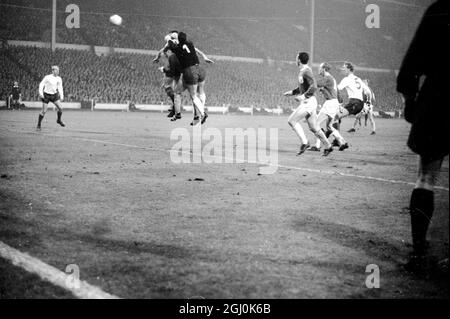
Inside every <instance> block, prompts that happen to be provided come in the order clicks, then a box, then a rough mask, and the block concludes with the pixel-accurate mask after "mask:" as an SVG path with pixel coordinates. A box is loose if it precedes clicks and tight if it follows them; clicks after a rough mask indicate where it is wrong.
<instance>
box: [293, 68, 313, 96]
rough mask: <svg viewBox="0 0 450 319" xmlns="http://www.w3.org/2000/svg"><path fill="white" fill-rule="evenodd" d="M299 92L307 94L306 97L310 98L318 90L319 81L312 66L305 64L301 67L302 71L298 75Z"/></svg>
mask: <svg viewBox="0 0 450 319" xmlns="http://www.w3.org/2000/svg"><path fill="white" fill-rule="evenodd" d="M298 82H299V86H298V91H297V92H298V93H299V94H303V95H305V98H310V97H311V96H314V94H315V93H316V90H317V83H316V80H315V79H314V76H313V72H312V70H311V68H310V67H309V66H307V65H304V66H303V67H302V68H301V69H300V73H299V75H298Z"/></svg>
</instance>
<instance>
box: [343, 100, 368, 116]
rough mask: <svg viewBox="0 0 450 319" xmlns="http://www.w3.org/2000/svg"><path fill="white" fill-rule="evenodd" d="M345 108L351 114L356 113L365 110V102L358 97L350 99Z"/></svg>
mask: <svg viewBox="0 0 450 319" xmlns="http://www.w3.org/2000/svg"><path fill="white" fill-rule="evenodd" d="M344 108H345V109H346V110H347V111H348V113H349V114H350V115H356V114H358V113H359V112H361V111H362V110H363V108H364V102H363V101H361V100H358V99H349V100H348V103H347V104H346V105H345V106H344Z"/></svg>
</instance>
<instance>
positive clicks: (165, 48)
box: [153, 42, 169, 63]
mask: <svg viewBox="0 0 450 319" xmlns="http://www.w3.org/2000/svg"><path fill="white" fill-rule="evenodd" d="M168 48H169V43H168V42H167V43H166V44H165V45H164V47H163V48H162V49H161V50H159V51H158V54H157V55H156V58H154V59H153V63H158V62H159V59H160V58H161V56H162V55H163V53H164V52H165V51H167V49H168Z"/></svg>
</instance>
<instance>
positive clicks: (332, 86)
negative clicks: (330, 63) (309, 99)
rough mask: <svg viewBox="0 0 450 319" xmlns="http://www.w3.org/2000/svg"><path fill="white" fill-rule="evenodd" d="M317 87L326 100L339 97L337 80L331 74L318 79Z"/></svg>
mask: <svg viewBox="0 0 450 319" xmlns="http://www.w3.org/2000/svg"><path fill="white" fill-rule="evenodd" d="M317 88H318V89H319V91H320V92H322V94H323V97H324V98H325V100H333V99H337V84H336V80H335V79H334V77H333V76H331V75H330V74H327V75H325V76H324V77H322V78H320V79H318V80H317Z"/></svg>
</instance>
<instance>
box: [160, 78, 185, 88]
mask: <svg viewBox="0 0 450 319" xmlns="http://www.w3.org/2000/svg"><path fill="white" fill-rule="evenodd" d="M180 78H181V75H179V76H168V75H167V74H166V76H164V80H163V86H164V89H168V88H172V89H174V90H175V86H176V85H177V83H178V82H179V81H180Z"/></svg>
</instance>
